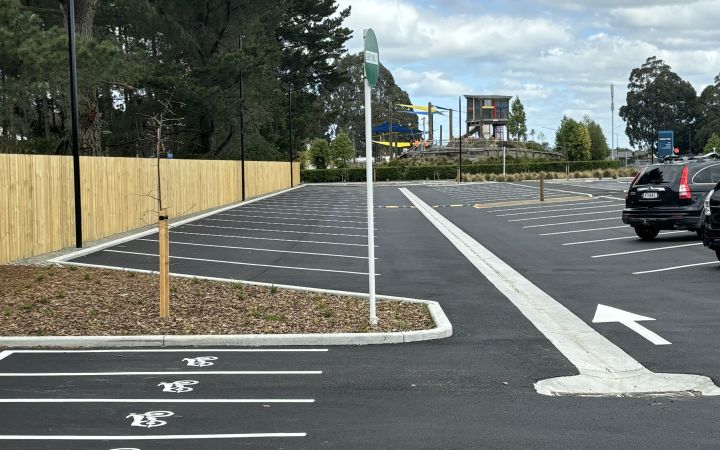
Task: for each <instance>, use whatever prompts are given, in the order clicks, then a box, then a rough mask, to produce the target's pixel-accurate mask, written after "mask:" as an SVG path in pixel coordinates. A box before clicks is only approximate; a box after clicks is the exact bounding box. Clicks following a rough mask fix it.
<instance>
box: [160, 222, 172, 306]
mask: <svg viewBox="0 0 720 450" xmlns="http://www.w3.org/2000/svg"><path fill="white" fill-rule="evenodd" d="M158 230H159V231H160V238H159V241H160V317H163V318H165V317H170V236H169V235H168V214H167V210H166V209H163V210H161V211H160V215H159V216H158Z"/></svg>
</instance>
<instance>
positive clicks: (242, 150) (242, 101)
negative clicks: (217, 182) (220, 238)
mask: <svg viewBox="0 0 720 450" xmlns="http://www.w3.org/2000/svg"><path fill="white" fill-rule="evenodd" d="M242 39H243V36H240V51H241V52H242V49H243V48H242ZM244 109H245V92H244V91H243V68H242V64H241V65H240V171H241V172H242V176H241V178H240V179H241V184H242V193H241V197H240V200H242V201H245V120H244V119H243V113H244ZM290 187H292V179H291V180H290Z"/></svg>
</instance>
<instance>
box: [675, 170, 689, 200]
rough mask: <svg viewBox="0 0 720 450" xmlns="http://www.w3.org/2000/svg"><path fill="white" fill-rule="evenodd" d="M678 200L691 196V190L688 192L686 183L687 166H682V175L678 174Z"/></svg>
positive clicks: (687, 198)
mask: <svg viewBox="0 0 720 450" xmlns="http://www.w3.org/2000/svg"><path fill="white" fill-rule="evenodd" d="M678 191H679V192H680V197H679V198H680V200H690V199H691V198H692V192H690V185H689V184H688V168H687V166H685V167H683V171H682V175H681V176H680V189H679V190H678Z"/></svg>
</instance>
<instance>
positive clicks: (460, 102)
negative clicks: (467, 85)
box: [458, 97, 462, 183]
mask: <svg viewBox="0 0 720 450" xmlns="http://www.w3.org/2000/svg"><path fill="white" fill-rule="evenodd" d="M458 126H459V127H460V134H458V146H459V148H458V153H459V155H460V156H459V160H460V166H459V167H460V177H459V180H460V181H459V182H460V183H462V99H461V97H458Z"/></svg>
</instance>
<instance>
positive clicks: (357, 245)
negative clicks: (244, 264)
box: [172, 230, 377, 247]
mask: <svg viewBox="0 0 720 450" xmlns="http://www.w3.org/2000/svg"><path fill="white" fill-rule="evenodd" d="M172 234H189V235H193V236H210V237H222V238H233V239H252V240H260V241H279V242H299V243H303V244H325V245H347V246H352V247H367V244H348V243H345V242H326V241H304V240H301V239H280V238H265V237H252V236H234V235H232V234H210V233H191V232H189V231H174V230H173V232H172ZM375 247H377V245H376V246H375Z"/></svg>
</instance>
